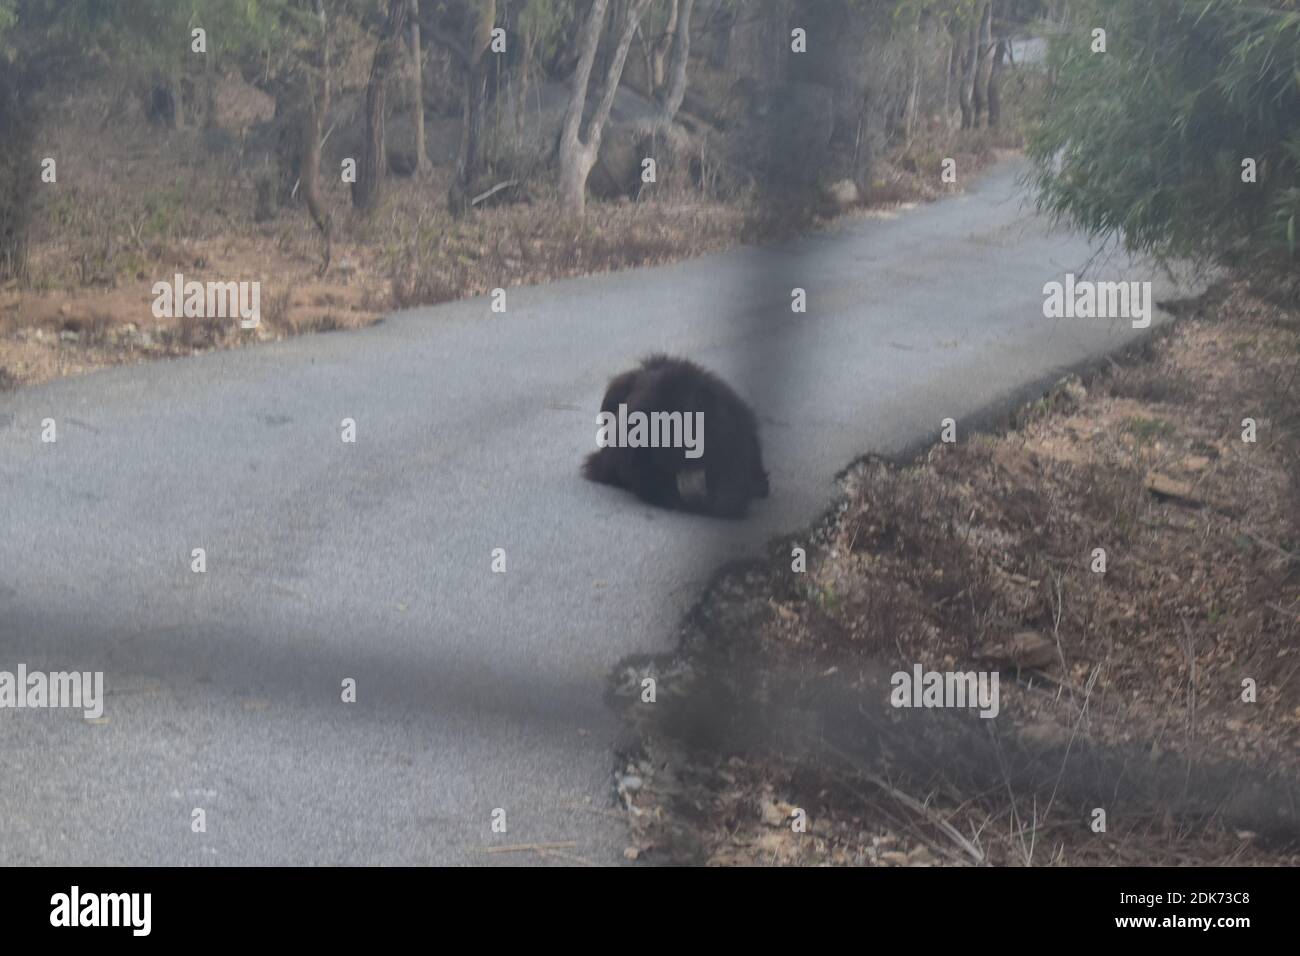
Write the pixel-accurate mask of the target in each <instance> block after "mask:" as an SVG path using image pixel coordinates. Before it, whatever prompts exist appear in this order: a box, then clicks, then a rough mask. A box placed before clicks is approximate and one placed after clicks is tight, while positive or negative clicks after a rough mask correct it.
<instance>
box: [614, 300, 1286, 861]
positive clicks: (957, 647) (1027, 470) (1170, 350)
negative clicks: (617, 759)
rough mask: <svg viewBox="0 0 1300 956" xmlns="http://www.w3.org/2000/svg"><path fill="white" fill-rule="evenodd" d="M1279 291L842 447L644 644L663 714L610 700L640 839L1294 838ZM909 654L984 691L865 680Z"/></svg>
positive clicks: (926, 855) (1131, 851)
mask: <svg viewBox="0 0 1300 956" xmlns="http://www.w3.org/2000/svg"><path fill="white" fill-rule="evenodd" d="M1298 315H1300V311H1297V310H1295V309H1294V308H1283V307H1280V306H1279V305H1277V304H1275V303H1269V302H1268V301H1266V300H1264V299H1263V298H1262V297H1260V296H1257V295H1254V294H1252V292H1251V290H1250V288H1249V287H1248V286H1247V285H1246V284H1245V283H1238V284H1236V285H1234V286H1232V287H1230V288H1226V289H1223V290H1219V291H1218V292H1216V293H1215V294H1214V295H1212V296H1211V297H1209V298H1208V299H1207V301H1206V303H1205V306H1204V309H1203V311H1202V313H1201V314H1200V315H1199V316H1197V317H1196V318H1193V319H1186V320H1184V321H1183V322H1181V323H1180V324H1178V325H1177V326H1176V327H1175V328H1174V329H1173V330H1172V332H1170V333H1169V334H1168V336H1167V337H1166V338H1165V339H1164V340H1162V341H1160V342H1158V343H1157V344H1156V345H1155V346H1153V347H1152V348H1150V349H1148V350H1147V354H1146V355H1145V356H1132V357H1130V358H1128V359H1126V360H1124V361H1122V362H1121V363H1119V365H1118V366H1117V367H1115V368H1114V369H1112V370H1109V371H1107V372H1106V373H1105V374H1102V375H1099V376H1098V377H1096V378H1095V379H1094V380H1092V381H1090V382H1089V383H1088V387H1087V388H1086V389H1085V388H1084V387H1083V386H1082V385H1081V384H1080V383H1078V382H1077V381H1075V382H1068V383H1066V384H1064V385H1063V386H1062V387H1060V388H1058V389H1057V390H1056V391H1055V392H1054V393H1053V394H1052V395H1050V396H1048V397H1047V398H1046V399H1044V400H1043V401H1041V402H1039V403H1036V404H1035V405H1034V406H1031V407H1029V408H1027V409H1025V410H1024V411H1023V412H1022V414H1021V415H1020V416H1019V421H1020V424H1019V427H1018V428H1017V429H1016V430H1014V431H1010V432H1008V433H1006V434H1004V435H1001V436H978V437H975V438H972V439H971V440H969V441H968V442H965V443H962V444H959V445H957V446H942V445H941V446H937V447H935V448H934V449H932V450H931V451H930V453H929V454H927V455H926V456H924V457H923V459H922V460H920V461H919V462H917V463H915V464H912V465H908V466H905V467H899V466H896V465H892V464H888V463H884V462H879V461H872V462H866V463H864V464H863V465H862V466H861V467H859V468H858V469H856V470H855V471H854V472H853V473H852V475H851V477H850V478H849V487H848V491H847V497H846V499H845V501H844V502H843V506H842V507H841V508H840V509H838V510H837V511H836V512H835V513H834V515H833V517H832V518H831V519H830V520H829V521H828V522H827V523H826V524H824V525H823V526H821V527H819V528H818V529H815V530H814V531H813V532H812V533H811V534H810V535H807V536H804V537H803V539H801V540H800V541H799V542H798V543H800V544H802V545H803V546H805V547H807V548H808V553H809V567H808V571H807V573H806V574H795V573H792V572H791V571H790V570H789V563H790V559H789V550H790V546H791V544H793V543H794V542H788V543H786V544H785V545H783V546H782V547H780V548H777V549H774V559H773V563H772V565H770V566H769V567H768V568H763V569H757V570H750V571H748V572H745V573H737V574H733V575H730V576H728V577H726V578H724V579H722V580H721V581H720V582H719V583H718V585H717V587H716V588H715V589H714V592H713V593H712V594H711V596H710V598H709V599H708V600H707V601H706V603H705V604H704V605H703V606H702V607H701V609H700V611H699V612H698V613H697V615H696V619H695V622H694V626H693V627H692V629H691V631H690V636H688V638H687V642H686V644H685V645H684V648H683V652H682V654H681V655H680V656H679V657H678V658H676V659H674V660H673V661H672V662H671V663H665V662H658V663H657V664H656V665H655V666H656V667H658V668H660V669H661V670H668V669H671V670H673V671H674V673H675V674H676V675H677V676H676V682H677V683H680V684H682V685H684V687H685V688H687V689H683V690H681V691H680V692H679V693H680V694H681V699H675V700H674V701H673V704H672V708H673V710H674V711H675V712H676V713H677V715H678V717H677V718H675V721H668V722H665V721H663V720H662V719H660V718H659V717H657V716H656V715H647V714H646V713H645V712H644V710H641V711H638V710H637V709H636V708H635V707H632V708H630V710H631V712H632V713H633V715H634V717H635V718H636V719H637V720H638V722H640V725H641V727H642V729H643V731H644V736H645V740H646V745H645V746H646V750H645V753H646V755H647V757H646V759H647V760H648V762H649V764H650V767H649V773H650V776H651V778H655V777H658V778H661V779H663V780H664V781H665V783H664V785H663V790H662V791H657V790H656V786H657V785H656V784H654V783H653V782H652V783H651V785H650V786H648V787H647V788H646V790H645V791H644V793H645V796H643V797H642V798H641V800H642V804H643V809H645V810H647V811H654V809H655V808H656V806H657V807H658V812H661V813H662V814H664V815H665V816H666V820H667V822H665V823H662V824H660V823H656V822H654V820H653V817H652V816H651V815H650V813H649V812H648V813H647V814H645V815H644V818H638V819H639V820H641V823H640V824H639V825H640V826H641V833H642V839H643V841H644V842H645V843H646V844H647V845H649V844H655V845H657V846H659V848H660V850H661V851H662V852H664V853H673V852H676V853H679V854H680V855H682V856H683V857H684V858H688V859H696V860H699V859H704V860H709V861H712V862H715V863H736V862H743V863H772V862H778V863H780V862H785V863H801V864H802V863H827V862H829V863H843V864H862V863H868V864H873V865H910V864H916V863H925V864H929V863H936V862H948V863H958V862H964V863H970V862H973V861H974V857H973V855H972V854H971V853H970V852H968V851H966V850H964V849H963V848H961V847H960V846H958V845H957V843H956V841H955V840H954V839H952V836H951V834H950V833H946V831H945V830H944V828H943V827H942V826H940V825H939V824H940V822H942V823H943V824H946V825H950V826H952V827H955V828H956V830H957V832H959V833H960V834H961V835H962V837H963V838H964V839H966V840H969V841H971V842H972V844H973V845H974V846H976V847H977V848H978V850H979V853H980V854H981V856H982V858H983V859H986V860H988V861H990V862H995V863H1012V864H1025V863H1032V864H1036V865H1038V864H1045V863H1064V864H1081V863H1090V864H1098V863H1105V864H1119V863H1152V862H1163V863H1173V864H1180V863H1200V864H1205V863H1249V862H1255V863H1275V864H1276V863H1294V862H1296V861H1297V860H1298V859H1300V856H1297V854H1300V826H1298V825H1297V822H1296V820H1295V818H1294V817H1293V816H1291V817H1288V816H1287V815H1286V814H1287V811H1286V809H1285V808H1286V807H1287V806H1288V805H1289V806H1294V800H1295V797H1296V792H1295V788H1296V781H1297V780H1300V707H1297V701H1300V493H1298V492H1300V432H1298V431H1297V425H1298V424H1300V420H1298V419H1297V417H1296V413H1295V407H1296V398H1297V393H1298V392H1300V380H1298V375H1297V369H1300V322H1297V316H1298ZM1191 382H1195V383H1196V385H1195V387H1194V388H1193V387H1190V386H1189V384H1188V383H1191ZM1245 417H1253V418H1255V419H1256V420H1257V422H1258V423H1259V441H1258V442H1257V443H1255V444H1248V443H1244V442H1243V441H1242V440H1241V428H1240V421H1241V419H1242V418H1245ZM1152 475H1159V476H1163V477H1164V479H1167V480H1166V481H1165V482H1163V483H1162V482H1154V483H1153V480H1152V478H1151V476H1152ZM1171 489H1172V490H1173V491H1175V492H1176V493H1174V494H1171V493H1169V492H1170V491H1171ZM1097 547H1102V548H1104V549H1105V550H1106V555H1107V566H1106V570H1105V572H1104V573H1094V571H1093V570H1092V554H1093V549H1094V548H1097ZM1026 633H1029V634H1030V635H1031V637H1032V638H1033V641H1034V643H1032V644H1030V645H1028V646H1030V647H1033V648H1035V649H1036V650H1035V653H1036V654H1037V657H1036V659H1034V660H1030V659H1028V658H1027V657H1025V656H1023V654H1022V651H1021V650H1019V649H1018V648H1019V647H1020V645H1017V644H1016V643H1015V640H1014V639H1013V635H1024V634H1026ZM918 662H919V663H921V664H922V665H924V667H925V668H926V669H934V670H962V671H965V670H972V669H974V670H980V669H987V668H989V667H993V668H996V669H999V670H1000V671H1001V672H1002V676H1003V681H1002V693H1001V713H1000V715H999V717H998V718H997V719H996V721H987V722H983V721H980V720H978V719H975V720H971V721H963V720H961V719H958V718H957V717H956V716H955V715H951V714H947V713H944V714H942V715H941V714H939V713H938V712H926V714H928V716H919V715H918V712H915V711H906V712H903V711H897V710H894V709H893V708H889V707H887V706H885V698H886V696H887V690H886V689H884V688H883V683H884V680H883V676H884V675H887V674H889V673H891V672H893V671H895V670H904V671H910V669H911V667H912V665H913V664H914V663H918ZM1245 678H1250V679H1251V680H1253V681H1254V682H1255V685H1256V686H1257V689H1258V690H1257V694H1258V699H1257V701H1256V702H1255V703H1245V702H1243V700H1242V697H1241V695H1242V689H1243V688H1242V681H1243V679H1245ZM710 702H711V703H710ZM682 715H689V716H688V717H687V716H682ZM742 725H743V726H744V727H745V728H746V731H745V733H743V734H742V733H738V732H737V731H736V730H735V727H736V726H742ZM704 728H707V730H706V729H704ZM701 735H704V737H705V738H707V745H702V743H701ZM643 772H644V771H643ZM881 780H885V781H888V782H889V785H890V786H891V787H893V788H895V789H896V790H897V791H898V792H897V793H895V794H892V795H891V794H890V793H888V792H886V791H885V790H883V789H882V788H881V787H880V786H878V785H877V784H878V783H879V782H880V781H881ZM903 796H907V797H908V798H910V799H912V800H914V801H919V802H920V805H921V806H923V807H924V808H925V812H924V813H921V812H918V811H917V807H916V806H914V805H909V804H908V801H907V800H906V799H903ZM773 801H775V803H776V804H778V805H782V806H784V805H790V806H799V807H803V808H805V809H807V810H808V812H809V814H810V818H811V819H813V820H815V821H817V824H816V825H815V826H814V827H813V828H812V830H811V831H810V832H811V836H812V838H811V839H803V838H802V837H801V836H800V835H798V834H794V833H792V832H791V830H790V827H789V826H788V825H787V821H786V820H785V817H784V815H783V814H778V815H777V818H776V819H777V823H776V824H774V823H773V821H772V819H767V820H765V819H764V807H765V806H767V805H768V804H771V803H772V802H773ZM688 806H689V807H693V808H694V809H689V810H688V809H686V807H688ZM1098 806H1100V807H1102V808H1105V809H1107V811H1108V813H1109V815H1110V824H1109V832H1108V833H1105V834H1095V833H1093V832H1092V831H1091V830H1090V829H1089V828H1088V825H1087V824H1088V821H1089V819H1090V816H1089V815H1090V813H1091V809H1092V808H1094V807H1098ZM767 816H768V817H769V818H770V817H771V816H772V815H771V812H770V811H768V813H767ZM647 821H648V822H647Z"/></svg>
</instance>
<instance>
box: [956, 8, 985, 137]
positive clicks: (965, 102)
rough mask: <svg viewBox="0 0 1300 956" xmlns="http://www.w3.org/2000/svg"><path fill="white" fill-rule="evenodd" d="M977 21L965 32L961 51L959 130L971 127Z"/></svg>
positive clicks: (958, 100)
mask: <svg viewBox="0 0 1300 956" xmlns="http://www.w3.org/2000/svg"><path fill="white" fill-rule="evenodd" d="M979 29H980V25H979V21H978V20H976V21H975V22H974V23H972V24H970V26H969V27H968V28H967V30H966V38H965V39H966V43H965V49H964V50H963V51H962V60H961V65H962V69H961V83H960V84H959V85H958V87H957V102H958V105H959V106H960V107H961V128H962V129H970V128H971V126H972V125H973V120H974V115H975V107H974V103H973V102H972V100H971V97H972V96H973V94H974V91H975V66H976V62H975V50H976V48H977V47H978V46H979Z"/></svg>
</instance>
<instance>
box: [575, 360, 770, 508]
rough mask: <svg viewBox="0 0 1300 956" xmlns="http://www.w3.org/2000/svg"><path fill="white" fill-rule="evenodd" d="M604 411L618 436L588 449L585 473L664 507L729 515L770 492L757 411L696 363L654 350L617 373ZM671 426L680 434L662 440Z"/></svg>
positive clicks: (673, 432)
mask: <svg viewBox="0 0 1300 956" xmlns="http://www.w3.org/2000/svg"><path fill="white" fill-rule="evenodd" d="M600 411H601V422H602V433H604V434H605V435H607V436H608V437H607V439H606V441H610V442H613V443H609V444H606V443H604V442H602V444H603V447H601V448H599V449H597V450H596V451H594V452H592V453H591V454H590V455H588V456H587V460H586V462H585V463H584V464H583V466H582V473H583V476H584V477H586V478H587V479H588V480H589V481H598V482H602V483H603V484H607V485H617V486H618V487H620V488H626V489H627V490H628V491H631V492H633V493H635V494H636V495H637V496H638V497H640V498H641V499H642V500H644V501H648V502H650V503H651V504H654V505H659V506H660V507H664V508H679V509H682V510H684V511H693V512H697V513H699V514H708V515H716V516H718V517H723V518H740V517H743V516H744V514H745V512H746V510H747V509H748V508H749V501H750V499H751V498H766V497H767V493H768V487H767V472H765V471H764V470H763V455H762V451H761V450H760V448H759V444H758V422H757V421H756V420H755V418H754V413H753V412H752V411H751V410H750V408H749V406H748V405H746V404H745V402H744V400H742V399H741V397H740V396H739V395H737V394H736V393H735V392H734V391H732V389H731V387H730V386H729V385H727V383H726V382H724V381H722V379H720V378H718V377H717V376H716V375H714V374H713V373H712V372H709V371H707V370H705V369H703V368H700V366H698V365H696V364H695V363H693V362H688V361H686V360H685V359H678V358H672V357H670V356H667V355H652V356H650V357H649V358H647V359H646V360H645V361H643V362H642V363H641V365H640V367H639V368H634V369H632V370H631V371H630V372H624V373H623V374H622V375H619V376H616V377H615V378H614V379H613V380H612V381H610V383H609V388H608V389H606V391H605V399H604V401H602V402H601V404H600ZM638 413H639V416H638ZM615 423H618V424H617V427H618V433H617V435H615V434H613V427H614V424H615ZM629 425H630V426H631V427H630V428H629ZM607 427H608V431H607ZM638 429H639V430H640V435H639V440H638V434H637V432H638ZM665 432H669V433H671V434H670V435H668V436H667V437H670V438H674V440H673V441H666V440H663V439H664V438H665V437H666V436H665V434H664V433H665ZM647 433H648V434H647ZM601 437H602V436H601V435H598V439H600V438H601ZM629 437H630V438H631V440H630V441H628V440H626V439H628V438H629ZM678 439H680V440H678ZM706 439H707V440H706Z"/></svg>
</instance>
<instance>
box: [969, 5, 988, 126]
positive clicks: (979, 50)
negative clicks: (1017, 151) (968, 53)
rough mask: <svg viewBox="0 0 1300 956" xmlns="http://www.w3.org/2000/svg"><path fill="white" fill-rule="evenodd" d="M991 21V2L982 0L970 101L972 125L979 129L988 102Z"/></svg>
mask: <svg viewBox="0 0 1300 956" xmlns="http://www.w3.org/2000/svg"><path fill="white" fill-rule="evenodd" d="M992 22H993V2H992V0H984V8H983V11H982V12H981V15H980V30H979V39H978V41H977V44H976V47H975V87H974V89H973V90H972V91H971V102H972V104H973V108H974V118H973V122H972V126H973V127H974V128H975V129H979V126H980V117H982V116H983V115H984V108H985V106H986V105H987V104H988V94H989V90H988V83H989V66H990V65H991V61H992V57H991V56H990V53H991V52H992V42H991V33H992Z"/></svg>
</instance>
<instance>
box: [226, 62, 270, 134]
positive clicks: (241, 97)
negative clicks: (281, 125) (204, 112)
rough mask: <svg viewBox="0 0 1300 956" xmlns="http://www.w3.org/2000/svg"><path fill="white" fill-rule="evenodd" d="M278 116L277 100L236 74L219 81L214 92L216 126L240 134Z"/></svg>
mask: <svg viewBox="0 0 1300 956" xmlns="http://www.w3.org/2000/svg"><path fill="white" fill-rule="evenodd" d="M274 116H275V100H274V99H272V98H271V97H270V96H268V95H267V94H266V93H263V92H262V91H261V90H259V89H258V88H257V87H255V86H251V85H249V84H248V83H245V82H244V80H243V78H241V77H240V76H238V75H236V74H228V75H226V76H222V77H220V78H218V79H217V81H216V84H215V89H213V91H212V116H211V122H212V124H213V125H214V126H219V127H221V128H223V129H227V130H234V131H238V130H241V129H243V128H245V127H247V126H251V125H252V124H254V123H258V122H265V121H266V120H270V119H272V118H273V117H274Z"/></svg>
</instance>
